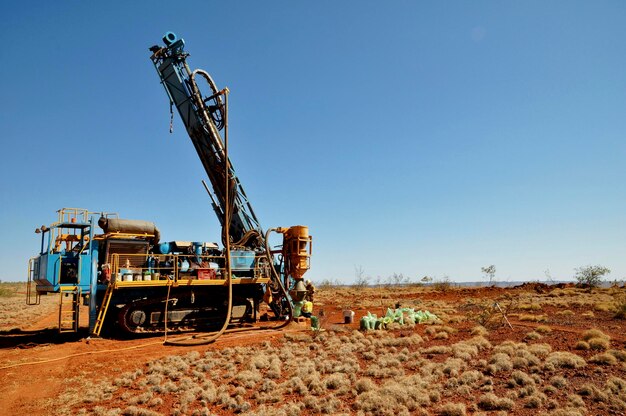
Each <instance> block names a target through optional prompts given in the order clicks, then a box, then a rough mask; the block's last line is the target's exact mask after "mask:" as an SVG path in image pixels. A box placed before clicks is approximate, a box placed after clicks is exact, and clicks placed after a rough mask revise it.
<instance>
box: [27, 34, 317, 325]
mask: <svg viewBox="0 0 626 416" xmlns="http://www.w3.org/2000/svg"><path fill="white" fill-rule="evenodd" d="M163 42H164V46H153V47H151V48H150V51H151V52H152V55H151V57H150V59H151V60H152V62H153V64H154V67H155V69H156V71H157V74H158V76H159V79H160V81H161V83H162V85H163V86H164V87H165V91H166V93H167V96H168V98H169V100H170V109H171V108H172V107H173V106H176V108H177V110H178V113H179V114H180V117H181V119H182V121H183V124H184V125H185V128H186V130H187V133H188V135H189V138H190V139H191V142H192V143H193V145H194V147H195V149H196V152H197V153H198V156H199V158H200V161H201V162H202V165H203V167H204V169H205V171H206V174H207V176H208V179H209V182H210V187H209V186H208V185H207V184H206V182H205V181H202V183H203V185H204V188H205V190H206V191H207V193H208V194H209V196H210V198H211V203H212V207H213V210H214V211H215V213H216V214H217V217H218V219H219V221H220V224H221V227H222V235H221V240H222V241H221V242H222V247H221V248H220V247H219V245H218V244H217V243H212V242H202V241H201V242H198V241H183V240H173V241H166V242H163V241H161V236H160V232H159V229H158V228H157V227H156V226H155V224H154V223H152V222H149V221H140V220H128V219H121V218H119V216H118V215H117V214H115V213H106V212H92V211H89V210H86V209H81V208H63V209H61V210H59V211H58V219H57V221H56V222H54V223H53V224H51V225H49V226H45V225H43V226H41V227H40V228H38V229H37V230H36V232H37V233H39V234H41V249H40V253H39V254H38V255H37V256H35V257H33V258H31V259H30V260H29V263H28V286H27V287H28V289H27V303H28V304H37V303H38V302H39V299H40V296H41V295H45V294H48V293H61V297H60V298H61V301H60V305H59V331H61V332H70V331H74V332H75V331H77V330H78V323H79V316H78V314H79V310H80V307H79V306H80V304H81V302H82V303H83V304H85V305H88V306H89V329H90V333H92V334H94V335H100V334H101V332H103V333H104V332H107V333H111V334H114V333H117V332H121V333H125V334H139V333H151V332H152V333H159V332H164V331H168V330H172V331H186V330H213V329H216V328H218V327H220V326H221V327H222V331H223V330H224V328H226V327H227V326H228V325H229V324H236V323H240V324H243V323H245V322H256V321H259V320H260V319H263V318H268V320H271V319H275V320H290V319H292V318H293V317H294V311H296V314H297V311H298V310H299V307H298V306H300V305H301V304H302V303H303V301H304V298H305V295H306V288H305V285H304V282H303V276H304V274H305V273H306V271H307V270H308V269H309V264H310V256H311V248H312V238H311V236H310V235H309V233H308V228H307V227H306V226H301V225H298V226H293V227H277V228H271V229H269V230H267V231H266V232H264V231H263V229H262V228H261V225H260V223H259V221H258V219H257V216H256V214H255V213H254V210H253V209H252V205H251V204H250V201H249V200H248V198H247V196H246V193H245V192H244V189H243V187H242V185H241V183H240V181H239V179H238V178H237V176H236V174H235V170H234V169H233V167H232V165H231V163H230V160H229V158H228V93H229V91H228V89H222V90H219V89H218V88H217V86H216V84H215V82H214V81H213V79H212V78H211V76H210V75H209V74H208V73H207V72H206V71H203V70H201V69H196V70H194V71H191V70H190V69H189V66H188V64H187V57H188V56H189V54H188V53H187V52H186V51H185V43H184V41H183V39H181V38H178V37H177V36H176V35H175V34H174V33H172V32H168V33H166V35H165V36H164V37H163ZM200 79H202V80H204V81H205V83H206V85H207V86H208V90H207V91H208V92H207V93H206V94H203V93H202V92H201V90H200V88H199V85H198V80H200ZM205 88H206V87H205ZM172 117H173V115H172ZM222 134H223V137H222ZM271 233H279V234H282V246H278V247H275V248H272V247H270V243H269V238H270V234H271ZM33 286H34V287H33ZM263 304H265V305H267V307H265V308H264V309H265V310H266V313H265V314H263V316H260V312H261V309H260V307H261V306H262V305H263Z"/></svg>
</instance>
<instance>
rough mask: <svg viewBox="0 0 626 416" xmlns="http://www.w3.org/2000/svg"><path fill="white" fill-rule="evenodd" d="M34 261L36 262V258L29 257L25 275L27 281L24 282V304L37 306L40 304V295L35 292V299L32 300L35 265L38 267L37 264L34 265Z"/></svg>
mask: <svg viewBox="0 0 626 416" xmlns="http://www.w3.org/2000/svg"><path fill="white" fill-rule="evenodd" d="M35 260H37V257H31V258H30V260H28V274H27V275H26V276H27V281H26V304H27V305H39V304H40V303H41V295H40V294H39V292H35V298H34V300H33V290H32V283H33V280H34V277H35V265H37V266H39V264H38V263H36V262H35Z"/></svg>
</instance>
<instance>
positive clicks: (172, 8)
mask: <svg viewBox="0 0 626 416" xmlns="http://www.w3.org/2000/svg"><path fill="white" fill-rule="evenodd" d="M625 22H626V3H624V2H623V1H596V2H589V1H569V0H568V1H550V2H546V1H528V2H513V1H475V2H467V1H451V2H433V1H396V2H373V1H321V2H294V1H281V2H275V1H267V2H255V1H242V2H218V1H201V2H200V1H198V2H184V3H178V4H177V2H171V1H169V2H147V1H146V2H139V1H138V2H131V1H125V2H121V1H120V2H117V1H107V2H79V1H67V2H50V1H40V2H10V3H6V2H5V3H4V4H3V6H1V10H0V23H1V27H2V34H3V42H2V43H3V46H2V47H1V48H0V62H2V65H1V66H0V83H1V84H0V85H1V88H2V100H1V101H0V126H1V128H2V130H1V132H0V138H1V141H2V150H1V153H0V154H1V155H2V156H1V160H0V197H1V201H0V202H1V208H0V209H1V211H0V264H2V268H1V269H0V279H2V280H3V281H6V280H20V279H24V278H25V277H24V275H25V269H26V262H27V260H28V258H29V257H30V256H32V255H35V254H36V251H37V249H38V246H39V241H38V238H37V237H38V236H37V235H35V234H34V233H33V230H34V229H35V228H36V227H38V226H40V225H42V224H49V223H50V222H52V221H54V220H55V218H56V213H55V211H56V210H57V209H59V208H61V207H64V206H72V207H74V206H76V207H85V208H88V209H91V210H97V211H101V210H104V211H114V212H118V213H119V214H120V216H121V217H123V218H133V219H146V220H152V221H154V222H155V223H156V224H157V225H158V226H159V227H160V229H161V231H162V235H163V238H164V239H166V240H173V239H180V240H195V241H218V240H219V235H220V232H219V228H218V222H217V220H216V219H215V216H214V214H213V212H212V210H211V208H210V204H209V200H208V197H207V195H206V194H205V191H204V190H203V188H202V185H201V183H200V180H201V179H203V178H204V177H205V175H204V172H203V170H202V167H201V164H200V162H199V160H198V159H197V156H196V154H195V151H194V149H193V147H192V145H191V143H190V141H189V139H188V138H187V136H186V133H185V130H184V126H183V125H182V123H181V122H180V120H179V119H178V115H176V118H175V123H174V133H173V134H169V133H168V127H169V107H168V102H167V98H166V95H165V92H164V91H163V88H162V87H161V86H160V85H159V81H158V78H157V75H156V73H155V71H154V69H153V67H152V64H151V62H150V60H149V59H148V58H149V55H150V53H149V52H148V47H149V46H151V45H153V44H156V43H160V42H161V37H162V36H163V34H164V33H165V32H166V31H168V30H171V31H174V32H176V33H178V34H179V35H180V36H182V37H183V38H184V39H185V40H186V43H187V49H188V51H189V52H190V53H191V57H190V58H189V62H190V64H191V66H192V67H194V68H195V67H200V68H203V69H206V70H207V71H208V72H209V73H211V74H212V75H213V78H214V79H215V80H216V82H217V83H218V86H219V87H224V86H228V87H229V88H230V90H231V108H230V123H231V130H230V139H231V156H232V157H231V159H232V161H233V163H234V166H235V169H236V171H237V173H238V174H239V176H240V179H241V181H242V183H243V185H244V188H245V189H246V191H247V193H248V196H249V197H250V199H251V201H252V204H253V206H254V208H255V210H256V212H257V215H258V216H259V218H260V220H261V223H262V225H263V227H265V228H269V227H271V226H287V225H295V224H306V225H308V226H309V227H310V229H311V233H312V234H313V235H314V247H313V248H314V257H313V260H312V270H311V271H310V277H311V278H313V279H315V280H318V281H319V280H322V279H326V278H330V279H339V280H341V281H351V280H353V279H354V275H355V272H354V268H355V266H361V267H362V268H363V270H364V271H365V274H366V275H369V276H372V277H374V278H375V277H376V276H381V277H382V278H386V277H387V276H389V275H391V274H392V273H403V274H404V275H407V276H410V277H412V278H421V277H422V276H424V275H430V276H434V277H436V278H441V277H442V276H444V275H448V276H450V278H451V279H453V280H477V279H480V277H481V273H480V268H481V267H482V266H486V265H489V264H495V265H496V267H497V271H498V272H497V275H496V276H497V278H499V279H501V280H526V279H528V280H532V279H540V278H545V275H544V271H545V270H547V269H549V270H550V273H551V275H552V277H553V278H555V279H565V278H570V277H571V276H572V274H573V269H574V268H575V267H579V266H582V265H587V264H602V265H605V266H607V267H609V268H611V269H612V270H613V273H612V274H611V275H610V278H611V279H623V278H625V277H626V255H625V252H626V250H625V249H626V245H625V238H626V221H625V218H626V210H625V207H626V191H625V184H626V170H625V163H624V161H625V157H626V144H625V140H624V137H625V134H626V111H625V110H626V42H625V41H624V40H625V39H626V24H625Z"/></svg>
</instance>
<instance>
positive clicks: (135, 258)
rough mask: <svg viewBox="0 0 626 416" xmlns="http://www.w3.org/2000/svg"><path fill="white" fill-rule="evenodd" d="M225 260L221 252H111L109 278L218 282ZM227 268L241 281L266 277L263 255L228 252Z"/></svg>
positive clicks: (148, 282)
mask: <svg viewBox="0 0 626 416" xmlns="http://www.w3.org/2000/svg"><path fill="white" fill-rule="evenodd" d="M139 264H141V266H140V267H139V266H137V265H139ZM225 264H226V257H225V256H210V255H194V254H120V253H114V254H112V255H111V264H110V267H111V281H112V282H113V283H114V284H115V285H116V286H133V285H142V286H146V285H152V284H154V285H163V284H177V283H179V282H181V281H184V282H185V283H188V282H189V281H195V283H196V284H202V282H205V283H206V284H221V283H223V282H225V281H226V273H227V272H226V267H225ZM231 269H232V277H233V280H234V281H237V280H241V283H251V282H252V281H254V282H261V283H263V282H265V280H266V279H267V280H269V277H270V275H269V268H268V266H267V260H266V257H265V256H263V255H254V253H243V254H237V253H236V252H234V253H232V254H231ZM250 280H252V281H250ZM139 282H142V283H139Z"/></svg>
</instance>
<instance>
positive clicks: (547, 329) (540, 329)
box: [535, 325, 552, 334]
mask: <svg viewBox="0 0 626 416" xmlns="http://www.w3.org/2000/svg"><path fill="white" fill-rule="evenodd" d="M535 331H537V332H539V333H540V334H549V333H551V332H552V328H550V327H549V326H547V325H539V326H538V327H537V328H535Z"/></svg>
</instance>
